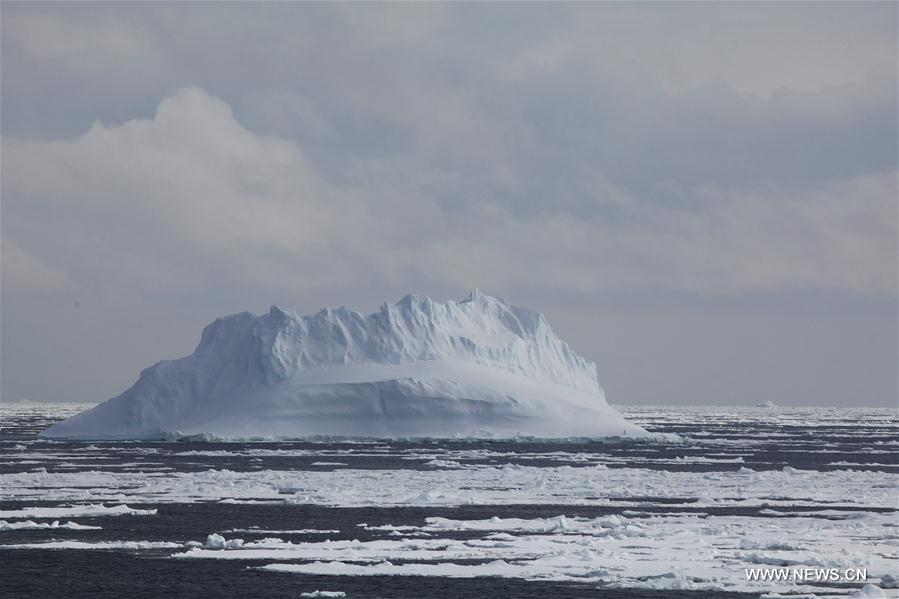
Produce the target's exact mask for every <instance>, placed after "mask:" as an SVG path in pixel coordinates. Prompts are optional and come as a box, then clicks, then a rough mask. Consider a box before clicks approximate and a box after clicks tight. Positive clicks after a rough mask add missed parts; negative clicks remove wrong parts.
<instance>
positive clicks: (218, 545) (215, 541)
mask: <svg viewBox="0 0 899 599" xmlns="http://www.w3.org/2000/svg"><path fill="white" fill-rule="evenodd" d="M243 544H244V542H243V539H230V540H228V539H225V537H223V536H222V535H220V534H217V533H212V534H211V535H209V536H208V537H206V545H204V547H206V549H240V548H241V547H243Z"/></svg>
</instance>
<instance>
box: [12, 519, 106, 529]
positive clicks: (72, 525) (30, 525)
mask: <svg viewBox="0 0 899 599" xmlns="http://www.w3.org/2000/svg"><path fill="white" fill-rule="evenodd" d="M60 528H63V529H68V530H101V529H102V527H100V526H89V525H87V524H78V523H77V522H60V521H59V520H54V521H53V522H35V521H34V520H25V521H24V522H7V521H6V520H0V531H4V530H48V529H53V530H55V529H60Z"/></svg>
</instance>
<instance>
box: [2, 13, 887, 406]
mask: <svg viewBox="0 0 899 599" xmlns="http://www.w3.org/2000/svg"><path fill="white" fill-rule="evenodd" d="M2 17H3V19H2V27H3V37H2V67H3V69H2V103H3V114H2V123H0V124H2V132H3V137H2V143H3V163H2V169H3V171H2V193H3V206H2V208H3V213H2V217H3V221H2V232H3V281H2V282H3V289H2V292H3V298H2V299H3V311H2V320H3V323H2V324H3V333H2V341H3V381H2V384H3V396H4V397H8V398H18V397H31V398H35V399H45V400H62V399H103V398H105V397H108V396H110V395H112V394H113V393H115V392H116V391H117V390H119V389H120V388H122V387H124V386H125V385H127V384H128V382H129V380H130V379H132V378H133V377H134V376H135V375H136V373H137V371H138V370H139V369H140V368H142V367H143V366H146V365H147V364H149V363H150V362H152V361H154V360H157V359H160V358H163V357H170V356H172V355H178V354H183V353H186V352H188V351H190V349H191V346H192V344H193V343H195V341H196V338H197V337H198V335H199V331H200V329H201V327H202V325H203V324H204V323H205V322H207V321H209V320H211V319H212V318H214V317H216V316H218V315H221V314H223V313H227V312H233V311H237V310H243V309H252V310H256V311H259V310H262V309H264V308H265V307H266V306H267V305H268V304H271V303H275V302H277V303H282V304H285V305H289V306H291V307H294V308H296V309H297V310H298V311H300V312H309V311H313V310H317V309H318V308H319V307H321V306H322V305H326V304H329V305H337V304H349V305H350V306H351V307H354V308H358V309H365V310H368V309H371V308H373V307H374V305H375V303H377V302H379V301H383V300H385V299H395V298H397V297H399V296H400V295H402V294H403V293H405V292H406V291H417V292H423V293H428V294H432V295H434V296H437V297H441V298H442V297H456V296H459V297H461V296H462V295H463V294H464V293H465V290H466V289H467V288H470V287H474V286H478V287H481V288H483V289H486V290H488V291H490V292H493V293H496V294H498V295H504V296H507V297H509V298H510V299H512V300H513V301H515V302H516V303H520V304H522V305H527V306H530V307H534V308H538V309H541V310H543V311H545V312H547V314H548V315H549V317H550V321H551V322H553V323H555V324H556V328H557V329H558V330H559V332H560V334H561V335H562V336H563V337H564V338H568V339H570V340H571V341H572V342H573V344H574V346H575V347H576V348H577V349H578V350H579V351H581V353H584V354H585V355H586V356H587V357H589V358H590V359H594V360H596V361H597V362H598V364H599V368H600V372H601V373H602V374H603V382H604V384H605V386H606V387H607V390H608V391H609V395H610V398H611V399H612V400H613V401H621V402H629V401H641V402H652V401H657V402H679V401H684V402H700V403H715V402H719V403H720V402H725V403H729V402H737V403H740V402H744V403H745V402H749V401H755V400H756V399H757V398H758V397H759V396H764V397H765V398H766V399H773V400H774V401H775V402H777V403H784V404H789V403H800V404H816V403H817V404H820V403H823V404H834V403H847V404H853V403H860V404H892V403H895V401H896V384H897V382H896V381H897V361H899V357H897V349H896V328H897V322H896V295H897V292H896V285H897V283H896V278H897V272H896V271H897V258H896V252H897V247H896V240H897V214H896V211H897V209H896V193H897V176H896V175H897V173H896V164H897V148H896V131H897V116H896V114H897V113H896V106H897V92H896V90H897V81H896V69H897V64H896V63H897V59H896V49H897V48H896V45H897V36H896V5H895V4H890V3H866V4H861V5H859V4H842V3H827V4H824V3H820V4H761V5H758V4H733V3H730V4H728V5H727V6H724V5H715V4H707V3H699V4H690V3H679V4H670V5H669V4H656V3H652V4H639V3H638V4H617V3H596V4H564V5H561V4H560V5H545V4H514V5H513V4H494V5H488V4H476V5H468V4H461V5H449V4H421V5H366V4H330V5H325V4H306V3H295V4H290V3H272V4H268V3H253V4H239V3H221V4H209V3H196V4H194V3H178V4H166V3H148V4H143V3H127V4H125V3H123V4H91V3H77V4H52V3H40V4H24V3H23V4H20V3H15V2H6V3H4V4H3V5H2ZM76 302H77V307H76ZM752 382H754V383H755V384H751V383H752Z"/></svg>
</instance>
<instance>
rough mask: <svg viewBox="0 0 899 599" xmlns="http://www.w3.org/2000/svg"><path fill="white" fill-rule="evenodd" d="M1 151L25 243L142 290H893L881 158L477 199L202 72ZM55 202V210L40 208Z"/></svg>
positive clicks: (589, 183)
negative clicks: (72, 131) (335, 139)
mask: <svg viewBox="0 0 899 599" xmlns="http://www.w3.org/2000/svg"><path fill="white" fill-rule="evenodd" d="M474 151H477V150H474ZM5 159H6V160H5V163H6V164H5V167H6V168H5V177H4V185H5V188H4V193H5V194H7V197H9V198H11V199H10V200H8V202H9V203H8V206H9V210H10V212H12V216H11V218H12V220H13V235H14V238H15V236H16V232H15V229H16V228H21V230H22V231H25V232H28V235H23V236H21V239H22V241H21V242H19V243H30V244H34V245H36V246H40V247H45V248H50V249H49V250H48V251H47V253H48V254H49V255H54V256H55V258H56V260H57V261H58V263H59V265H60V267H62V268H63V269H64V270H65V271H66V272H68V273H70V276H73V277H75V278H81V279H83V278H87V279H100V278H102V277H103V275H102V274H101V273H100V272H93V271H94V270H95V269H102V270H103V271H104V272H107V273H115V277H114V279H115V280H116V281H119V284H123V285H137V286H139V287H142V288H144V289H145V290H147V291H149V290H151V289H152V290H153V292H154V293H159V292H160V291H159V289H160V288H163V289H171V290H172V292H173V293H178V292H179V291H178V290H182V289H184V288H190V287H193V286H196V285H202V284H203V281H204V280H205V284H207V285H208V284H213V282H216V283H217V284H223V283H224V284H230V285H234V286H237V285H241V284H244V283H245V282H247V281H254V282H255V283H256V284H265V285H275V286H278V287H282V288H284V289H288V290H294V291H299V290H300V289H306V290H308V289H309V288H310V287H312V288H316V287H326V286H329V285H333V284H337V283H338V282H339V281H340V280H341V279H342V280H344V281H348V280H352V281H358V282H366V283H368V282H370V281H373V280H393V281H404V280H411V281H416V280H423V281H428V282H430V283H431V284H437V283H438V282H440V281H443V282H444V284H447V283H449V284H451V285H453V286H458V287H466V286H470V285H472V284H474V283H477V282H479V281H488V282H490V283H491V284H492V285H493V286H496V287H499V288H502V289H512V290H521V291H527V290H530V289H532V288H533V287H535V286H542V285H550V286H553V287H554V288H558V289H561V290H563V291H567V292H569V293H570V294H572V295H573V294H583V293H588V294H601V293H607V292H611V291H615V292H621V291H622V290H624V291H628V290H629V291H639V290H659V289H663V290H664V289H667V290H669V291H675V292H693V293H700V294H705V293H711V294H719V295H720V294H728V293H744V292H753V293H756V292H763V293H764V292H775V293H777V292H784V291H786V292H790V291H796V290H803V289H814V290H831V291H837V292H847V293H854V294H860V295H862V296H871V297H891V296H892V295H893V294H894V293H895V286H896V279H895V270H894V269H893V268H892V266H893V265H894V262H895V256H894V254H893V250H894V249H895V248H894V243H895V239H896V234H897V233H896V224H895V222H896V207H895V203H894V201H893V198H894V197H895V190H896V176H895V173H894V172H880V173H871V174H864V175H859V176H857V177H852V178H848V179H840V180H837V181H827V182H824V183H822V184H821V185H818V186H814V187H811V188H806V189H801V190H798V191H797V190H792V189H789V188H784V187H783V186H779V185H776V184H765V185H757V186H750V187H745V186H724V185H718V184H705V185H701V186H695V187H691V188H686V189H681V190H679V191H678V192H677V194H678V195H679V196H681V197H682V201H681V202H680V203H670V202H669V203H650V202H647V201H646V200H645V198H641V197H639V196H638V195H636V194H635V193H634V192H633V191H632V190H629V189H627V188H625V187H620V186H618V185H616V184H614V183H612V182H611V181H609V180H608V179H605V178H603V176H602V174H601V173H590V174H587V173H585V176H583V177H581V178H580V179H579V180H577V181H571V182H570V183H571V184H573V185H578V186H579V187H578V188H577V189H576V190H574V193H576V194H577V195H578V196H580V200H581V201H582V202H586V203H587V204H589V205H591V206H593V207H594V209H593V211H591V212H588V213H584V212H583V211H582V210H581V205H579V204H577V203H576V204H572V205H565V204H564V203H561V204H559V203H550V204H548V205H547V206H546V210H544V209H540V208H539V205H537V206H531V207H529V208H528V209H527V210H518V209H517V208H518V206H519V204H518V203H516V202H507V203H502V202H494V201H492V198H491V197H490V195H489V189H490V187H491V186H493V185H496V186H502V183H501V179H502V178H501V177H499V176H498V177H497V179H496V180H491V179H490V177H489V175H488V176H487V177H486V179H487V181H486V183H485V182H481V184H482V185H484V194H483V195H482V196H480V198H478V196H474V197H471V196H468V197H466V189H465V187H466V185H469V182H468V181H466V180H465V176H464V174H462V173H459V172H451V171H450V172H447V171H441V170H439V169H438V170H436V171H434V170H422V171H420V172H410V173H402V172H401V168H402V167H400V166H398V165H396V164H391V163H390V162H389V161H388V162H387V163H378V164H380V166H378V165H377V164H376V165H375V166H372V165H365V166H364V167H363V168H362V172H361V174H360V175H359V179H358V180H356V181H352V182H346V181H335V180H330V179H329V178H327V177H326V176H325V175H323V174H322V173H320V172H319V171H318V170H317V169H316V168H315V167H314V166H313V165H311V164H310V162H309V161H308V160H307V159H306V157H305V155H304V152H303V150H302V149H301V148H300V147H298V146H297V144H295V143H293V142H291V141H288V140H286V139H282V138H279V137H275V136H271V135H260V134H257V133H254V132H253V131H251V130H249V129H247V128H246V127H245V126H243V125H242V124H241V123H240V122H239V121H238V120H237V119H236V118H235V116H234V114H233V112H232V110H231V108H230V107H229V106H228V105H227V104H226V103H225V102H224V101H222V100H221V99H219V98H216V97H214V96H211V95H209V94H207V93H206V92H204V91H203V90H201V89H199V88H196V87H193V88H186V89H182V90H180V91H177V92H175V93H174V94H173V95H171V96H169V97H167V98H165V99H163V100H162V101H161V103H160V104H159V107H158V109H157V110H156V114H155V116H154V117H153V118H152V119H136V120H132V121H128V122H126V123H123V124H121V125H103V124H100V123H95V124H94V125H93V126H92V127H91V128H90V130H89V131H88V132H87V133H85V134H84V135H83V136H81V137H80V138H79V139H77V140H75V141H71V142H67V141H52V142H39V141H24V140H8V141H7V142H6V146H5ZM376 167H377V168H376ZM507 176H508V175H507ZM513 178H514V177H513ZM511 185H513V186H514V185H515V183H514V182H513V183H511ZM435 190H436V191H435ZM447 190H449V191H450V192H452V191H458V192H459V197H460V198H461V199H460V200H459V201H453V200H452V199H451V198H450V199H449V200H447V198H446V196H447V195H448V191H447ZM449 195H450V196H451V193H450V194H449ZM51 213H52V214H56V215H64V217H65V218H64V220H62V221H59V222H60V224H61V225H64V226H62V227H60V228H59V229H49V228H46V227H45V226H43V224H41V225H38V223H37V222H35V221H34V219H36V218H39V217H42V216H43V215H47V214H51ZM41 222H42V223H43V221H41ZM42 237H43V238H42ZM72 248H76V249H77V250H78V251H75V252H73V251H71V249H72ZM95 254H99V255H95ZM85 256H90V260H87V261H85V260H84V258H85ZM217 279H218V280H217ZM216 280H217V281H216ZM344 284H345V283H344Z"/></svg>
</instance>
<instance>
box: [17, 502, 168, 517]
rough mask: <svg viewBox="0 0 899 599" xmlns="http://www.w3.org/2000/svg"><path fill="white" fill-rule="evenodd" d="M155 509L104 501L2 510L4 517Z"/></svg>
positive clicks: (93, 514) (144, 513) (138, 512)
mask: <svg viewBox="0 0 899 599" xmlns="http://www.w3.org/2000/svg"><path fill="white" fill-rule="evenodd" d="M154 514H156V510H155V509H150V510H139V509H135V508H132V507H128V506H127V505H124V504H122V505H114V506H109V507H107V506H105V505H103V504H102V503H97V504H93V505H74V506H66V507H26V508H21V509H14V510H6V509H4V510H0V516H3V517H4V518H93V517H100V516H152V515H154Z"/></svg>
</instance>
